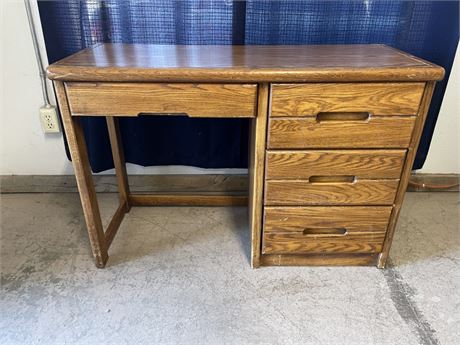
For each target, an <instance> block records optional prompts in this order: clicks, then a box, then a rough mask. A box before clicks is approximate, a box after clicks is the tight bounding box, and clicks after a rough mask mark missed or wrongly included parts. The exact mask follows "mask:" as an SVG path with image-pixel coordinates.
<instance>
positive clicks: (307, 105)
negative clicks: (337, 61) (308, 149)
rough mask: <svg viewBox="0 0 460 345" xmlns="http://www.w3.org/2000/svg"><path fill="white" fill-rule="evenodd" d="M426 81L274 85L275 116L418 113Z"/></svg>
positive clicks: (273, 102) (272, 113)
mask: <svg viewBox="0 0 460 345" xmlns="http://www.w3.org/2000/svg"><path fill="white" fill-rule="evenodd" d="M424 86H425V84H424V83H319V84H318V83H312V84H274V85H272V111H271V116H316V115H317V114H318V113H321V112H336V113H346V112H367V113H370V114H371V115H389V116H391V115H415V114H417V111H418V107H419V104H420V100H421V98H422V93H423V88H424Z"/></svg>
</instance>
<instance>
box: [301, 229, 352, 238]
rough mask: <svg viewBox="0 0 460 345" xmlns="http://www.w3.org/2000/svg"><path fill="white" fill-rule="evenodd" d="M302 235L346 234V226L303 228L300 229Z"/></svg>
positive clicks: (335, 235)
mask: <svg viewBox="0 0 460 345" xmlns="http://www.w3.org/2000/svg"><path fill="white" fill-rule="evenodd" d="M302 234H303V235H304V236H311V237H331V236H332V237H338V236H345V235H346V234H347V229H346V228H305V229H303V231H302Z"/></svg>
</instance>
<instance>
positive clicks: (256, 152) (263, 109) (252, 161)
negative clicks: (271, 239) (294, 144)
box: [249, 84, 270, 268]
mask: <svg viewBox="0 0 460 345" xmlns="http://www.w3.org/2000/svg"><path fill="white" fill-rule="evenodd" d="M269 88H270V86H269V85H268V84H260V85H259V91H258V101H257V117H256V118H255V119H253V120H252V123H251V132H250V135H251V138H250V145H249V150H250V155H249V226H250V229H251V265H252V267H253V268H257V267H259V266H260V245H261V233H262V213H263V206H262V205H263V188H264V166H265V162H264V160H265V136H266V131H267V118H268V97H269V94H270V92H269Z"/></svg>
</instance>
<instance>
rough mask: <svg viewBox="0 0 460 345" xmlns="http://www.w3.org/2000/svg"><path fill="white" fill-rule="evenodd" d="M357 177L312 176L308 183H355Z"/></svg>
mask: <svg viewBox="0 0 460 345" xmlns="http://www.w3.org/2000/svg"><path fill="white" fill-rule="evenodd" d="M356 180H357V179H356V176H354V175H343V176H310V177H309V179H308V182H310V183H355V182H356Z"/></svg>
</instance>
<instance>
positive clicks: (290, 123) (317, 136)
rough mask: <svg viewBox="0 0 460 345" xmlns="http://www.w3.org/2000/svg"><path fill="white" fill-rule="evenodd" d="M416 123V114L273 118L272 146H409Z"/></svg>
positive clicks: (270, 130) (271, 129)
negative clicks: (346, 118) (336, 118)
mask: <svg viewBox="0 0 460 345" xmlns="http://www.w3.org/2000/svg"><path fill="white" fill-rule="evenodd" d="M414 125H415V117H414V116H401V117H399V116H389V117H380V116H375V117H373V118H371V119H370V120H369V121H343V122H342V121H337V122H336V121H331V122H324V123H321V122H317V121H316V120H315V118H311V117H306V118H271V119H270V120H269V132H268V148H270V149H289V148H292V149H300V148H406V147H408V146H409V143H410V139H411V134H412V130H413V128H414Z"/></svg>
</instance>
